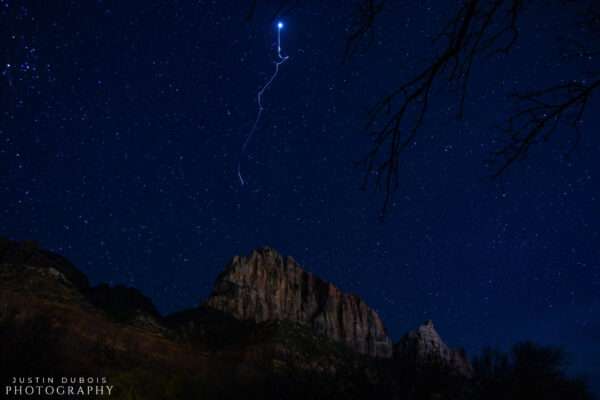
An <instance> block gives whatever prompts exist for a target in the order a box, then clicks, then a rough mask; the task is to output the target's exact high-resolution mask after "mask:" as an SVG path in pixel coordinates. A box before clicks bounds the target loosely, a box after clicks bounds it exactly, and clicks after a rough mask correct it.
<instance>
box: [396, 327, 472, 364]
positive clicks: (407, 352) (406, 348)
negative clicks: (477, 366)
mask: <svg viewBox="0 0 600 400" xmlns="http://www.w3.org/2000/svg"><path fill="white" fill-rule="evenodd" d="M394 358H397V359H402V360H407V361H411V362H414V363H416V364H417V365H420V366H429V365H432V364H438V365H441V366H443V367H448V368H450V369H452V370H455V371H457V372H459V373H460V374H462V375H464V376H470V375H471V374H472V367H471V364H470V363H469V360H468V358H467V356H466V355H465V353H464V351H462V350H456V349H451V348H449V347H448V346H447V345H446V343H444V341H443V340H442V338H441V337H440V335H439V334H438V333H437V331H436V330H435V327H434V326H433V322H432V321H426V322H425V323H424V324H423V325H421V326H419V327H418V328H417V329H415V330H413V331H410V332H409V333H407V334H406V335H404V336H403V337H402V338H401V339H400V341H399V342H398V343H396V344H395V345H394Z"/></svg>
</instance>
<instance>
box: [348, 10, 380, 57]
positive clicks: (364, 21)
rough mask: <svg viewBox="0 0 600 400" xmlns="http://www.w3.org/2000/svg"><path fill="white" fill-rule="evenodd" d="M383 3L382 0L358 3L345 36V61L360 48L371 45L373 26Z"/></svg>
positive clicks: (373, 36)
mask: <svg viewBox="0 0 600 400" xmlns="http://www.w3.org/2000/svg"><path fill="white" fill-rule="evenodd" d="M384 5H385V1H384V0H381V1H376V0H363V1H360V2H359V3H358V6H357V7H356V10H355V12H354V16H353V18H352V21H351V25H350V28H349V30H348V35H347V38H346V48H345V49H344V60H345V61H348V60H349V59H350V58H351V57H353V56H354V55H356V54H357V53H358V52H360V51H361V49H366V48H369V47H371V45H372V44H373V40H374V38H375V34H374V32H373V28H374V26H375V22H376V19H377V16H378V15H379V14H380V13H381V11H382V10H383V8H384Z"/></svg>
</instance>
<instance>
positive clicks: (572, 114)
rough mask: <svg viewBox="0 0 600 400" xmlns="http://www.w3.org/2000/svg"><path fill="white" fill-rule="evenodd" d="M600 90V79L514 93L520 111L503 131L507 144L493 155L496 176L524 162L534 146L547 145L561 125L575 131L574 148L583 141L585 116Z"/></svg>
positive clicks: (512, 116)
mask: <svg viewBox="0 0 600 400" xmlns="http://www.w3.org/2000/svg"><path fill="white" fill-rule="evenodd" d="M598 87H600V79H598V80H596V81H593V82H590V83H587V82H585V81H581V82H578V81H573V82H567V83H564V84H560V85H556V86H552V87H549V88H546V89H542V90H538V91H531V92H526V93H515V94H514V95H513V98H514V99H515V101H516V103H517V104H516V109H517V111H516V112H515V113H514V114H512V115H511V116H510V117H509V118H508V119H507V122H506V127H505V128H504V131H505V133H506V134H507V136H508V138H509V141H508V143H507V144H506V145H505V146H504V147H502V148H501V149H499V150H497V151H496V152H495V153H494V156H495V157H494V159H493V160H492V162H498V164H499V166H498V168H496V171H495V172H494V175H493V176H494V177H498V176H500V175H502V174H503V173H504V171H506V169H507V168H509V167H510V166H511V165H512V164H513V163H514V162H515V161H517V160H520V159H523V158H524V157H525V156H526V155H527V153H528V151H529V149H530V147H531V146H532V145H533V144H535V143H538V142H540V141H542V142H547V141H548V140H549V139H550V138H551V137H552V135H553V134H554V133H555V132H556V130H557V129H558V127H559V126H561V124H563V125H567V126H569V127H570V128H572V129H573V130H574V131H575V133H576V137H575V141H574V145H573V147H575V146H576V145H577V144H578V143H579V141H580V139H581V129H580V126H581V124H582V122H583V114H584V112H585V110H586V108H587V105H588V103H589V100H590V97H591V96H592V93H594V92H595V91H596V90H597V89H598Z"/></svg>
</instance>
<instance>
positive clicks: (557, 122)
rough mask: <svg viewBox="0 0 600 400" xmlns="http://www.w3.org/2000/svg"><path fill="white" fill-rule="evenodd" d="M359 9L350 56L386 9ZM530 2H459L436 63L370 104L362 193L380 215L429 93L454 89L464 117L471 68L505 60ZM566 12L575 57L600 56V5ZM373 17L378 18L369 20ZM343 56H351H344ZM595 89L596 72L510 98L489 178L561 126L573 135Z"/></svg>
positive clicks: (579, 5) (439, 38) (436, 49)
mask: <svg viewBox="0 0 600 400" xmlns="http://www.w3.org/2000/svg"><path fill="white" fill-rule="evenodd" d="M361 3H363V4H367V5H369V6H362V7H359V11H360V10H364V11H361V12H362V13H363V18H361V19H358V21H359V23H358V25H357V26H356V27H355V28H354V30H353V31H352V33H351V34H350V35H349V38H348V43H350V49H355V48H357V47H358V45H357V43H361V42H363V43H364V42H367V43H368V42H369V41H370V39H369V38H370V36H371V35H372V28H373V26H374V25H375V22H374V19H375V18H376V16H377V15H378V14H379V12H380V10H381V9H382V8H383V7H384V1H383V0H382V1H380V2H378V3H377V4H376V5H373V4H372V3H374V2H373V1H363V2H361ZM531 3H533V0H529V1H527V0H464V1H463V2H462V4H461V5H460V7H458V9H457V11H456V13H455V14H454V15H453V16H452V17H450V18H449V20H448V21H447V23H446V25H445V26H443V28H442V29H441V30H440V31H439V32H438V33H437V35H435V36H434V39H433V41H432V54H433V56H432V57H431V58H430V59H429V60H428V61H427V62H426V63H425V65H424V67H422V69H421V70H419V71H418V72H417V73H416V74H415V75H414V76H412V77H409V78H408V79H406V80H405V81H404V82H403V83H402V84H400V85H399V86H398V87H396V88H394V89H392V90H391V91H390V92H389V93H387V94H386V95H385V96H383V97H382V98H381V99H380V100H379V101H378V102H377V103H375V104H374V105H373V106H372V107H371V109H370V111H369V115H368V121H367V130H369V131H371V134H372V137H373V143H372V147H371V149H370V150H369V151H368V153H367V154H366V156H365V157H364V159H363V160H361V161H360V165H361V166H362V167H364V170H365V174H364V181H363V187H364V188H367V187H369V186H373V187H374V188H375V189H376V190H381V191H383V193H384V200H383V206H382V214H383V215H385V214H386V213H387V212H388V210H389V206H390V204H391V201H392V198H393V193H394V192H395V190H396V189H397V188H398V186H399V160H400V157H401V155H402V153H403V152H404V151H405V150H407V149H408V148H409V147H410V145H411V144H412V143H413V142H414V139H415V137H416V136H417V134H418V133H419V131H420V129H421V128H422V126H423V123H424V121H425V119H426V117H427V113H428V109H429V104H430V100H431V96H432V91H433V89H434V88H436V87H438V86H443V85H446V86H448V87H450V88H455V89H458V97H459V107H458V113H457V114H458V115H457V116H458V117H462V116H463V112H464V104H465V99H466V97H467V95H468V87H469V82H470V77H471V73H472V70H473V67H474V63H475V61H476V60H478V59H482V58H488V57H489V56H492V55H494V54H498V53H509V52H510V51H511V50H512V49H513V48H514V46H515V44H516V43H517V42H518V40H519V22H520V17H521V15H522V14H523V13H524V10H525V6H526V5H529V4H531ZM562 5H563V6H564V7H565V8H569V7H570V8H571V9H573V10H574V11H575V12H577V11H579V12H580V18H579V23H578V24H577V25H576V26H573V27H572V28H573V29H574V30H579V31H580V32H581V31H583V32H585V33H586V35H587V36H588V37H589V40H585V41H581V42H577V41H575V42H573V43H571V44H570V46H571V47H572V49H573V50H575V51H576V52H577V53H578V54H580V55H588V56H589V57H593V56H596V55H598V54H600V46H598V45H599V44H600V42H599V41H598V39H600V4H599V3H598V2H594V1H579V2H575V1H563V2H562ZM373 10H375V11H376V12H374V11H373ZM347 53H348V52H347ZM599 88H600V70H597V71H582V72H581V76H579V77H571V78H570V79H565V80H562V81H561V82H558V83H556V84H555V85H552V86H550V87H543V88H540V89H538V90H534V91H528V92H522V93H513V94H512V95H511V99H512V100H513V102H514V112H513V113H512V114H511V115H509V116H508V117H507V118H506V121H505V125H504V127H503V129H502V131H503V132H504V134H505V138H504V141H503V144H502V145H501V146H500V148H498V149H497V150H495V151H494V152H493V154H492V155H491V159H490V160H489V161H490V165H491V167H492V170H493V172H492V177H494V178H497V177H499V176H500V175H502V174H503V173H504V172H505V171H506V170H507V169H508V168H509V167H511V166H512V165H513V164H514V163H515V162H516V161H518V160H522V159H523V158H525V157H526V156H527V154H528V152H529V150H530V148H531V146H533V145H534V144H536V143H540V142H545V141H548V140H549V139H551V137H552V136H553V135H554V133H555V132H556V131H557V129H558V128H559V127H560V126H568V127H570V128H571V129H572V130H573V131H574V132H575V140H574V141H573V142H574V143H575V145H576V144H577V143H578V142H579V139H580V137H581V130H580V126H581V125H582V123H583V119H584V114H585V111H586V110H587V108H588V104H589V102H590V100H591V98H592V96H593V95H594V94H595V93H596V92H597V91H598V89H599Z"/></svg>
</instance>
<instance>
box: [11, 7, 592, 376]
mask: <svg viewBox="0 0 600 400" xmlns="http://www.w3.org/2000/svg"><path fill="white" fill-rule="evenodd" d="M409 3H411V4H409ZM412 3H414V2H394V4H391V5H388V8H386V10H385V11H384V13H383V15H382V16H381V19H380V20H379V21H378V25H377V29H376V33H377V35H376V40H375V42H374V45H373V46H372V47H371V48H370V49H369V51H368V52H367V53H366V54H364V55H359V56H357V57H355V58H353V59H352V60H351V62H349V63H347V64H344V63H342V54H343V48H344V35H345V29H346V28H347V26H348V24H349V21H350V17H351V11H352V9H351V8H349V7H348V8H344V7H340V6H337V7H336V6H332V5H329V6H325V5H322V4H320V3H318V2H313V3H309V4H307V5H306V6H304V7H299V8H297V9H295V11H294V12H293V13H291V14H290V15H287V16H285V17H284V18H283V19H284V21H285V23H286V26H285V28H284V30H283V31H282V41H283V43H282V45H283V52H284V53H285V54H287V55H289V56H290V59H289V60H288V61H287V62H286V63H285V64H284V65H282V67H281V70H280V74H279V76H278V77H277V80H276V81H275V82H274V83H273V85H272V86H271V87H270V88H269V90H268V91H267V92H266V93H265V96H264V105H265V107H266V108H265V111H264V114H263V118H262V120H261V122H260V125H259V127H258V130H257V131H256V133H255V135H254V137H253V139H252V141H251V142H250V144H249V147H248V154H247V158H246V159H244V160H243V163H242V169H243V173H244V177H245V179H246V180H247V182H248V185H247V186H245V187H240V185H239V181H238V179H237V176H236V167H237V162H238V158H239V153H240V147H241V145H242V143H243V141H244V139H245V135H246V134H247V132H248V129H249V128H250V126H251V124H252V121H253V120H254V117H255V113H256V102H255V95H256V92H257V90H258V88H259V87H260V86H261V85H262V84H264V83H265V81H266V80H267V79H268V77H269V76H270V74H271V73H272V68H273V62H274V60H275V59H276V49H275V47H274V45H275V39H276V28H275V25H274V23H273V21H272V20H271V16H272V13H273V12H274V9H275V8H274V7H271V6H268V5H266V6H259V7H258V9H257V14H256V15H255V17H254V18H253V19H252V20H251V21H250V22H247V21H245V20H244V16H245V13H246V11H247V8H246V5H245V3H236V4H232V2H204V1H197V2H183V1H181V2H167V1H165V2H149V1H144V2H134V1H128V2H117V1H115V2H112V1H97V2H91V1H90V2H72V3H71V2H56V3H54V2H52V5H50V3H48V4H46V3H42V2H31V4H29V3H27V2H22V1H10V0H1V1H0V9H1V10H2V11H1V12H2V20H3V21H2V23H1V24H0V25H1V28H0V29H1V35H2V37H1V40H2V41H3V43H2V46H1V47H2V49H3V52H5V53H6V54H5V55H3V58H2V60H0V61H1V62H2V64H0V69H1V70H2V75H1V76H0V88H1V92H0V95H1V101H2V110H1V111H2V115H1V125H0V179H1V181H0V192H1V197H2V199H3V202H2V206H3V207H2V213H1V214H0V234H2V235H6V236H9V237H12V238H16V239H34V240H37V241H39V242H40V243H41V244H42V245H43V246H44V247H47V248H50V249H53V250H55V251H57V252H59V253H62V254H64V255H65V256H67V257H68V258H69V259H71V260H72V261H73V262H74V263H75V264H76V265H77V266H78V267H79V268H81V269H82V270H83V271H84V272H85V273H86V274H88V276H90V278H91V280H92V281H93V282H94V283H98V282H101V281H107V282H112V283H124V284H127V285H132V286H135V287H137V288H139V289H140V290H142V291H143V292H144V293H145V294H147V295H148V296H150V297H151V298H152V299H153V300H154V301H155V303H156V304H157V306H158V307H159V309H160V310H161V311H163V312H170V311H174V310H176V309H180V308H184V307H191V306H194V305H196V304H198V303H199V302H200V301H201V300H202V299H203V298H205V297H206V296H207V294H208V293H209V290H210V288H211V286H212V283H213V280H214V279H215V277H216V276H217V274H218V272H219V271H220V270H221V269H222V268H223V266H224V265H225V264H226V262H227V261H228V259H229V258H230V257H231V256H233V255H235V254H246V253H248V252H249V251H250V250H251V249H252V248H254V247H257V246H261V245H269V246H271V247H274V248H276V249H278V250H279V251H280V252H282V253H283V254H287V255H291V256H293V257H294V258H295V259H296V260H297V261H299V262H300V263H301V264H302V265H303V266H305V267H306V269H308V270H310V271H313V272H315V273H317V274H318V275H320V276H322V277H323V278H325V279H327V280H330V281H332V282H334V283H336V284H337V285H338V286H340V287H341V288H342V289H344V290H346V291H351V292H355V293H357V294H359V295H360V296H361V297H363V298H365V299H366V301H367V302H368V303H369V304H370V305H372V306H373V307H374V308H376V309H377V310H378V311H379V312H380V314H381V315H382V317H383V319H384V321H385V322H386V324H387V327H388V329H389V330H390V333H391V335H392V336H393V338H394V339H397V338H398V337H399V336H400V335H401V334H403V333H404V332H405V331H407V330H409V329H413V328H414V327H415V326H416V325H418V324H419V323H421V322H422V321H424V320H426V319H433V320H434V321H435V323H436V327H437V328H438V330H439V331H440V332H441V334H442V336H443V337H444V338H445V339H446V341H447V342H448V343H449V344H451V345H453V346H464V347H466V348H467V349H468V350H469V352H470V353H471V354H473V353H474V352H476V351H477V350H478V349H480V348H481V347H482V346H484V345H488V344H489V345H499V346H503V347H506V346H508V345H509V344H511V343H514V342H515V341H518V340H523V339H532V340H535V341H539V342H541V343H549V344H556V345H564V346H565V347H566V348H567V350H568V351H570V352H571V353H572V356H573V363H574V366H575V370H577V371H585V372H587V373H588V374H590V375H594V374H595V379H596V381H598V380H600V367H599V366H598V360H599V359H600V318H599V317H598V315H600V250H599V249H600V223H599V222H600V221H599V214H598V207H599V204H598V203H599V196H600V182H599V179H600V178H599V177H598V173H599V169H598V167H599V165H600V163H599V162H598V151H599V150H600V139H599V137H598V135H597V127H598V126H599V123H600V120H599V117H598V113H596V112H594V108H595V109H597V107H598V105H599V103H598V102H597V101H595V102H592V103H591V104H590V107H589V110H588V113H587V114H586V117H585V125H584V130H583V132H584V136H583V139H582V142H581V143H580V145H579V146H578V147H577V149H576V151H575V152H574V153H573V154H572V156H571V157H570V158H567V157H565V149H566V148H567V147H568V145H569V143H570V141H571V140H572V137H573V136H572V132H570V131H568V130H566V129H563V130H560V131H559V132H558V133H557V135H556V136H555V137H554V138H553V140H552V141H550V142H549V143H546V144H542V145H539V146H536V148H535V149H534V150H533V151H532V152H531V154H530V156H529V157H528V159H527V160H526V161H524V162H521V163H518V164H516V165H515V166H514V167H513V168H512V169H511V170H509V171H508V172H507V174H506V175H505V176H504V177H503V178H502V179H500V180H498V181H490V180H489V179H487V178H486V177H487V176H488V175H489V174H490V172H491V171H490V170H489V169H486V167H485V165H484V161H485V159H486V158H488V156H489V154H490V152H491V151H493V150H494V149H497V146H498V138H499V135H500V134H499V133H498V131H496V130H495V129H494V126H495V125H497V124H498V123H500V122H501V121H502V120H503V118H505V117H506V115H507V112H509V111H510V110H511V108H510V103H509V102H508V101H507V100H506V95H507V93H509V92H511V91H514V90H515V89H532V88H537V87H540V86H543V85H544V84H547V83H553V82H556V81H557V80H559V79H565V78H571V77H576V78H577V77H578V74H579V73H580V72H581V69H584V68H587V67H590V66H594V65H596V66H597V65H598V61H597V60H594V59H585V60H583V59H577V58H575V59H574V58H573V57H565V56H564V52H563V47H562V46H561V43H562V41H561V40H559V37H560V36H564V35H566V34H567V33H569V32H572V30H570V28H569V27H570V26H571V25H569V24H570V23H572V22H573V13H569V12H568V11H569V10H565V9H564V8H561V6H556V7H543V8H542V7H538V6H536V5H535V4H534V5H532V6H530V7H529V8H528V9H527V13H526V14H524V18H523V20H522V23H521V25H520V26H521V29H522V30H521V35H520V41H519V43H518V46H517V47H516V48H515V49H514V51H513V52H512V53H511V54H510V55H508V56H498V57H494V58H490V59H487V60H482V61H480V62H478V63H477V64H476V66H475V67H476V68H475V70H474V72H473V77H472V81H471V84H470V86H469V97H468V101H467V104H466V117H465V119H464V120H462V121H457V120H456V119H455V118H454V117H453V116H454V113H455V110H456V107H457V103H458V98H457V96H456V94H453V93H451V92H448V91H447V90H445V89H444V88H443V87H441V88H439V89H436V92H435V93H436V97H435V100H434V101H433V103H432V105H431V109H430V113H429V115H428V118H427V121H426V124H425V126H424V127H423V130H422V131H421V132H420V134H419V136H418V137H417V139H416V143H415V144H414V145H413V146H412V147H411V148H410V150H409V151H408V152H407V153H405V156H404V158H403V159H402V164H401V173H400V185H401V186H400V189H399V191H398V192H397V193H396V197H395V203H394V206H393V208H392V210H391V213H390V215H389V217H388V218H387V219H386V220H385V222H383V223H382V222H380V221H379V220H378V211H379V208H380V206H381V201H382V198H381V196H380V195H378V194H376V193H373V192H362V191H360V190H359V186H360V183H361V178H362V174H361V173H362V171H361V170H359V169H356V168H355V167H354V166H353V161H355V160H357V159H358V158H360V157H361V156H362V155H364V154H365V151H366V150H367V149H368V148H369V138H368V137H367V136H366V135H365V132H364V130H363V127H364V124H365V121H366V110H367V108H368V107H369V106H370V105H372V104H373V103H374V102H375V101H376V100H377V99H378V98H379V97H380V96H381V95H383V94H385V93H386V91H387V90H389V89H392V88H394V85H397V84H399V83H401V82H402V81H403V80H405V79H407V78H408V77H410V76H411V73H414V72H415V71H417V69H418V68H419V67H422V66H423V61H424V60H426V59H427V58H428V57H431V56H432V48H431V46H430V39H431V35H433V34H434V33H436V32H437V30H438V29H439V28H440V24H441V23H442V22H443V21H444V20H445V18H447V16H448V15H449V12H450V11H451V10H452V9H451V8H448V4H447V2H437V1H423V2H418V3H419V4H418V5H414V4H412ZM443 3H446V4H443ZM557 3H558V2H557ZM240 4H244V6H240ZM561 29H564V31H563V30H561Z"/></svg>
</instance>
